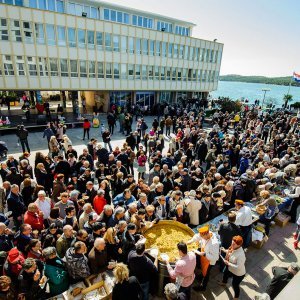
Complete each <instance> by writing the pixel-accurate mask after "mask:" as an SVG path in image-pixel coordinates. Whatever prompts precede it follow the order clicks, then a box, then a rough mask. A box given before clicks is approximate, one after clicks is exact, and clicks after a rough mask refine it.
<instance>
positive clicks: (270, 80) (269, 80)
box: [220, 74, 300, 87]
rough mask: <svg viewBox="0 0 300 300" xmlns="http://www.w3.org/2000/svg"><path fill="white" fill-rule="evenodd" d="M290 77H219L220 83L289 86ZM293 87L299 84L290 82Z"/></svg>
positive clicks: (299, 84)
mask: <svg viewBox="0 0 300 300" xmlns="http://www.w3.org/2000/svg"><path fill="white" fill-rule="evenodd" d="M290 80H291V76H286V77H265V76H241V75H234V74H233V75H223V76H220V81H238V82H250V83H264V84H278V85H289V84H290ZM292 85H293V86H299V87H300V83H299V82H296V81H294V80H292Z"/></svg>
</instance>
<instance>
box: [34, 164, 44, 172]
mask: <svg viewBox="0 0 300 300" xmlns="http://www.w3.org/2000/svg"><path fill="white" fill-rule="evenodd" d="M36 168H37V169H39V170H40V169H42V168H45V166H44V164H43V163H38V164H37V165H36Z"/></svg>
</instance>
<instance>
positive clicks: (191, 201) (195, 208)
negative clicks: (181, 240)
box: [184, 190, 202, 228]
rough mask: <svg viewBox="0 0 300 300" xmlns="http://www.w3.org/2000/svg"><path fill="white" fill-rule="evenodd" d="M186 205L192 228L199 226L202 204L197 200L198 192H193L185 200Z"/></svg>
mask: <svg viewBox="0 0 300 300" xmlns="http://www.w3.org/2000/svg"><path fill="white" fill-rule="evenodd" d="M184 204H185V205H186V211H187V212H188V213H189V217H190V226H191V227H192V228H193V227H195V226H198V225H199V211H200V210H201V208H202V203H201V201H199V200H196V191H194V190H191V191H190V192H189V194H188V197H186V198H185V199H184Z"/></svg>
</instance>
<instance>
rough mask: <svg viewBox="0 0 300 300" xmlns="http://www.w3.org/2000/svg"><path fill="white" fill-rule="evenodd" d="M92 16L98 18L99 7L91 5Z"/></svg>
mask: <svg viewBox="0 0 300 300" xmlns="http://www.w3.org/2000/svg"><path fill="white" fill-rule="evenodd" d="M91 18H93V19H98V9H97V8H96V7H91Z"/></svg>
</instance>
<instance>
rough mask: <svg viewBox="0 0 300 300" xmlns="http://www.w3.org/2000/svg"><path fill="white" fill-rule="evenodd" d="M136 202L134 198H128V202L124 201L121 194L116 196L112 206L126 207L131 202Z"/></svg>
mask: <svg viewBox="0 0 300 300" xmlns="http://www.w3.org/2000/svg"><path fill="white" fill-rule="evenodd" d="M134 201H136V199H135V197H134V196H132V195H131V196H130V198H129V199H128V200H126V199H125V198H124V195H123V193H121V194H119V195H117V196H116V197H115V198H114V200H113V204H114V205H115V206H116V205H119V206H124V205H126V206H127V205H128V204H130V203H132V202H134Z"/></svg>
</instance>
